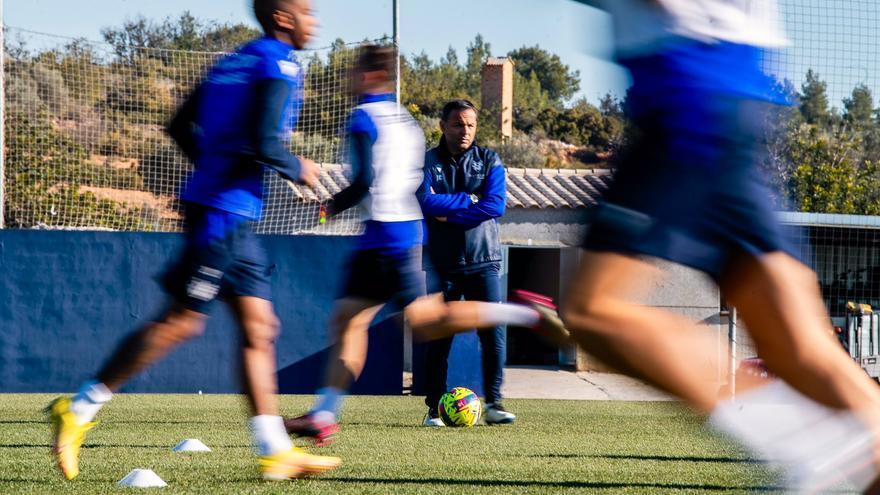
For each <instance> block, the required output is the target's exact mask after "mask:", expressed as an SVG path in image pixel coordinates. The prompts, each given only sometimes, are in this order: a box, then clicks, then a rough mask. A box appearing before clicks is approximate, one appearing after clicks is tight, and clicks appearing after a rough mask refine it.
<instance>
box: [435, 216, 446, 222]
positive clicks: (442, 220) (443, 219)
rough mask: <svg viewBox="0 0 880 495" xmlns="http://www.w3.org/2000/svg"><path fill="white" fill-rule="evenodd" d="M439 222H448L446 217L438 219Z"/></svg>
mask: <svg viewBox="0 0 880 495" xmlns="http://www.w3.org/2000/svg"><path fill="white" fill-rule="evenodd" d="M437 221H438V222H445V221H446V217H437Z"/></svg>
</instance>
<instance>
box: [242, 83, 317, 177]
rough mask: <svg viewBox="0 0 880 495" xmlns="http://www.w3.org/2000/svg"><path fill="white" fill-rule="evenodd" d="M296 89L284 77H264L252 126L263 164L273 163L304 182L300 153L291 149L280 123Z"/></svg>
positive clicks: (256, 153)
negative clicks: (284, 137)
mask: <svg viewBox="0 0 880 495" xmlns="http://www.w3.org/2000/svg"><path fill="white" fill-rule="evenodd" d="M292 91H293V88H292V87H291V85H290V83H288V82H287V81H284V80H283V79H275V78H269V79H264V80H262V81H260V82H259V83H257V85H256V95H255V105H254V113H253V122H252V123H251V128H252V129H253V130H254V153H255V155H256V157H255V158H256V161H257V163H259V164H260V165H263V166H266V167H269V168H271V169H273V170H275V171H276V172H278V174H280V175H281V176H282V177H284V178H285V179H288V180H292V181H295V182H303V179H304V178H303V167H302V164H301V163H300V160H299V158H298V157H296V156H295V155H293V154H292V153H291V152H290V151H288V149H287V146H286V145H285V142H284V140H283V139H282V135H281V132H279V126H280V123H281V119H283V118H284V117H285V113H286V110H287V107H288V106H289V102H290V94H291V92H292Z"/></svg>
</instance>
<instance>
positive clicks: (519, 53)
mask: <svg viewBox="0 0 880 495" xmlns="http://www.w3.org/2000/svg"><path fill="white" fill-rule="evenodd" d="M507 56H508V57H510V58H512V59H513V62H514V69H515V70H516V72H517V73H519V75H521V76H523V77H524V78H526V79H528V78H530V77H531V74H535V75H536V76H537V77H538V81H539V82H540V83H541V88H542V89H543V90H544V91H546V92H547V95H548V96H549V97H550V99H551V100H552V101H553V102H554V103H556V104H558V105H561V104H563V103H564V102H565V101H567V100H569V99H571V97H573V96H574V95H575V93H577V92H578V91H579V90H580V72H578V71H572V70H571V69H570V68H569V66H567V65H565V64H563V63H562V60H561V59H560V58H559V56H558V55H555V54H553V53H550V52H548V51H547V50H544V49H543V48H541V47H539V46H538V45H535V46H524V47H522V48H518V49H516V50H514V51H512V52H510V53H508V54H507Z"/></svg>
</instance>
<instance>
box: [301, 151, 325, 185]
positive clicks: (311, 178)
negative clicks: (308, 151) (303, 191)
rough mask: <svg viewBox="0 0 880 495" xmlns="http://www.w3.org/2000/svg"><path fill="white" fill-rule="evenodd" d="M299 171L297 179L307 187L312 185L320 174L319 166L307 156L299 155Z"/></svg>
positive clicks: (316, 181)
mask: <svg viewBox="0 0 880 495" xmlns="http://www.w3.org/2000/svg"><path fill="white" fill-rule="evenodd" d="M299 165H300V173H299V181H300V182H301V183H303V184H305V185H307V186H309V187H314V186H315V184H317V183H318V177H320V176H321V168H320V167H319V166H318V165H317V164H316V163H315V162H314V161H313V160H309V159H308V158H303V157H299Z"/></svg>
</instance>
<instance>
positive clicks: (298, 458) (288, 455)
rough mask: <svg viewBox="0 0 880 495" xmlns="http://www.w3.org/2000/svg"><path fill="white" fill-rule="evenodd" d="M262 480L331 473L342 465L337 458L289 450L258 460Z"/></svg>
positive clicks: (294, 448) (294, 449)
mask: <svg viewBox="0 0 880 495" xmlns="http://www.w3.org/2000/svg"><path fill="white" fill-rule="evenodd" d="M258 460H259V463H260V472H261V473H262V474H263V479H265V480H270V481H282V480H289V479H295V478H302V477H304V476H309V475H312V474H319V473H323V472H325V471H331V470H333V469H336V468H338V467H339V465H340V464H342V459H340V458H338V457H328V456H322V455H312V454H309V453H307V452H306V451H304V450H302V449H298V448H296V447H293V448H292V449H290V450H287V451H284V452H279V453H277V454H273V455H263V456H260V457H259V458H258Z"/></svg>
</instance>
